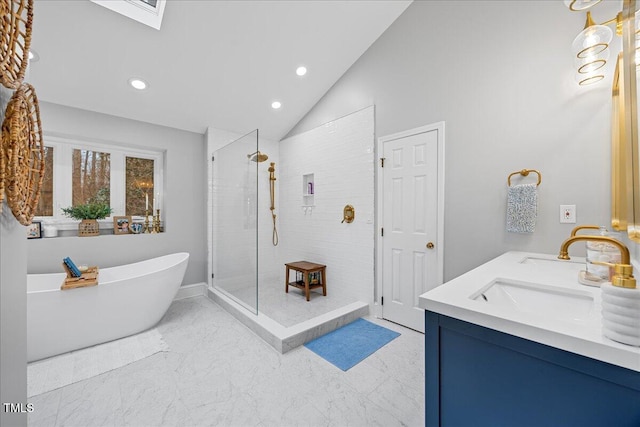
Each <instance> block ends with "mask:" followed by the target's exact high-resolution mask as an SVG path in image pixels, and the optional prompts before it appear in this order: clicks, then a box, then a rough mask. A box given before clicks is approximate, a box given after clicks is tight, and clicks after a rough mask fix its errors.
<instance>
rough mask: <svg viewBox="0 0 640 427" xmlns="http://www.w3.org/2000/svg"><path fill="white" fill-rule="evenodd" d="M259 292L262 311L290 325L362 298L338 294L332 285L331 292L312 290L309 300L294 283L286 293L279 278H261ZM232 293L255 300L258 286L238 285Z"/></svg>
mask: <svg viewBox="0 0 640 427" xmlns="http://www.w3.org/2000/svg"><path fill="white" fill-rule="evenodd" d="M258 292H259V300H258V309H259V311H260V313H262V314H264V315H265V316H268V317H270V318H271V319H273V320H275V321H276V322H278V323H279V324H281V325H282V326H284V327H287V328H288V327H290V326H293V325H296V324H298V323H302V322H304V321H306V320H311V319H313V318H315V317H318V316H320V315H322V314H326V313H329V312H331V311H333V310H336V309H338V308H341V307H345V306H347V305H349V304H351V303H354V302H357V301H358V300H357V299H355V298H352V299H349V298H344V297H342V296H339V295H336V293H335V292H332V291H331V288H329V289H327V296H323V295H322V289H314V290H312V291H311V294H310V298H309V301H307V300H306V298H305V296H304V291H302V290H300V289H297V288H294V287H292V286H290V287H289V293H286V292H285V291H284V283H280V282H278V283H276V281H275V280H264V281H261V282H260V288H259V291H258ZM232 295H233V296H234V297H235V298H238V299H240V300H241V301H255V298H256V292H255V288H242V289H236V290H234V291H233V292H232ZM253 305H254V306H255V303H254V304H253Z"/></svg>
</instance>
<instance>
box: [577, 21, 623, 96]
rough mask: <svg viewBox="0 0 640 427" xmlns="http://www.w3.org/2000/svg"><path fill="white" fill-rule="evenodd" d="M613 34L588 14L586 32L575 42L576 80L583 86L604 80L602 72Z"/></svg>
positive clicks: (578, 36)
mask: <svg viewBox="0 0 640 427" xmlns="http://www.w3.org/2000/svg"><path fill="white" fill-rule="evenodd" d="M612 38H613V32H612V31H611V29H610V28H609V27H607V26H605V25H598V24H596V23H595V21H594V20H593V18H592V17H591V12H587V22H586V23H585V26H584V30H582V31H581V32H580V34H578V35H577V36H576V38H575V39H574V40H573V49H572V50H573V54H574V58H575V66H576V71H577V74H576V80H577V81H578V84H580V85H581V86H584V85H588V84H593V83H596V82H599V81H600V80H602V79H603V78H604V74H603V73H602V72H601V71H600V69H601V68H602V67H604V66H605V65H606V63H607V60H608V59H609V43H610V42H611V39H612Z"/></svg>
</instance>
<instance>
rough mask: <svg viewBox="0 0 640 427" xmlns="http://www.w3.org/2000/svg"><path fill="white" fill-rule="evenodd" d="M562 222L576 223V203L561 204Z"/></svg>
mask: <svg viewBox="0 0 640 427" xmlns="http://www.w3.org/2000/svg"><path fill="white" fill-rule="evenodd" d="M560 222H561V223H564V224H575V223H576V205H560Z"/></svg>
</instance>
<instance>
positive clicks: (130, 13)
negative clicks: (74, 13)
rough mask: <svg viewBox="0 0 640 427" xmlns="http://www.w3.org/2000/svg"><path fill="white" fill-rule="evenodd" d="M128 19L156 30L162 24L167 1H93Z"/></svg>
mask: <svg viewBox="0 0 640 427" xmlns="http://www.w3.org/2000/svg"><path fill="white" fill-rule="evenodd" d="M91 1H92V2H94V3H95V4H99V5H100V6H104V7H106V8H107V9H109V10H112V11H114V12H117V13H119V14H121V15H124V16H126V17H128V18H131V19H134V20H136V21H138V22H140V23H142V24H145V25H148V26H150V27H152V28H155V29H156V30H159V29H160V25H161V24H162V15H163V14H164V7H165V5H166V0H91Z"/></svg>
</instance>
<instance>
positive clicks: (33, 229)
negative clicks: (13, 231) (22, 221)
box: [27, 221, 42, 239]
mask: <svg viewBox="0 0 640 427" xmlns="http://www.w3.org/2000/svg"><path fill="white" fill-rule="evenodd" d="M41 238H42V221H33V222H32V223H31V224H30V225H28V226H27V239H41Z"/></svg>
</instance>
